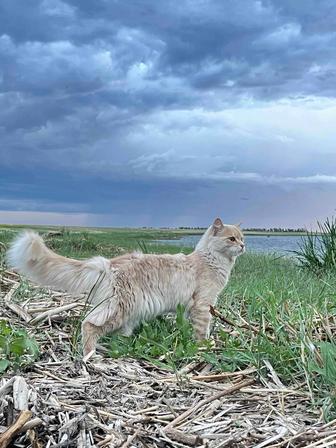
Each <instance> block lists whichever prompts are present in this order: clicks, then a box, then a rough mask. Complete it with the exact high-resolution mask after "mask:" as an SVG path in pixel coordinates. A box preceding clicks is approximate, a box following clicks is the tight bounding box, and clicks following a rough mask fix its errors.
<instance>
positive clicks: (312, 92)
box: [0, 0, 336, 228]
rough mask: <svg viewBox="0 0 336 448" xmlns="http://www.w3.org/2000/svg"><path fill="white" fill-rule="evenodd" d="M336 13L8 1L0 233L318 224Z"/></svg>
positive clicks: (2, 54)
mask: <svg viewBox="0 0 336 448" xmlns="http://www.w3.org/2000/svg"><path fill="white" fill-rule="evenodd" d="M335 48H336V2H335V1H334V0H305V1H292V0H179V1H178V2H177V1H175V0H165V1H158V0H128V1H125V0H95V1H92V0H91V1H88V0H81V1H78V0H77V1H75V0H63V1H62V0H29V1H28V0H27V1H24V2H22V1H20V0H1V3H0V223H13V224H14V223H23V224H56V225H82V226H132V227H137V226H207V225H209V224H210V223H211V222H212V221H213V219H214V218H215V217H216V216H220V217H221V218H222V219H223V221H224V222H226V223H235V222H242V225H243V227H275V226H276V227H307V228H311V227H314V225H315V223H316V220H323V219H325V218H326V217H328V216H329V217H330V216H332V215H333V214H334V213H335V209H336V201H335V198H336V53H335Z"/></svg>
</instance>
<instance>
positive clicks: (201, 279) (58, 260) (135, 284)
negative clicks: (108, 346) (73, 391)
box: [7, 218, 245, 357]
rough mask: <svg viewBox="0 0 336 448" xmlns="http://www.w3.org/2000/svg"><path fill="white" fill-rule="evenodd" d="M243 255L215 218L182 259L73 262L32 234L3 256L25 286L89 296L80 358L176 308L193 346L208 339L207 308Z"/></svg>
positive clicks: (233, 232) (232, 231) (231, 229)
mask: <svg viewBox="0 0 336 448" xmlns="http://www.w3.org/2000/svg"><path fill="white" fill-rule="evenodd" d="M244 251H245V245H244V237H243V233H242V231H241V230H240V228H239V227H238V226H234V225H224V224H223V222H222V221H221V219H220V218H216V219H215V221H214V222H213V224H212V225H211V226H210V227H209V228H208V229H207V230H206V232H205V233H204V235H203V236H202V237H201V239H200V241H199V242H198V244H197V245H196V247H195V250H194V251H193V252H192V253H191V254H189V255H184V254H182V253H180V254H177V255H154V254H142V253H131V254H126V255H121V256H118V257H115V258H112V259H110V260H109V259H107V258H104V257H93V258H90V259H88V260H73V259H70V258H66V257H63V256H60V255H58V254H56V253H55V252H53V251H51V250H50V249H48V248H47V247H46V246H45V244H44V242H43V240H42V238H41V237H40V236H39V235H38V234H37V233H34V232H32V231H26V232H24V233H22V234H21V235H19V236H18V237H17V238H16V239H15V240H14V242H13V243H12V244H11V247H10V249H9V251H8V253H7V260H8V263H9V265H10V266H12V267H13V268H14V269H16V270H17V271H18V272H19V273H22V274H25V275H26V276H27V277H28V278H29V279H31V280H32V281H34V282H36V283H38V284H40V285H43V286H49V287H53V288H58V289H62V290H65V291H68V292H70V293H73V294H78V293H83V292H89V291H91V293H90V294H89V296H90V297H91V296H92V297H91V303H92V309H91V311H90V312H89V313H88V314H87V316H86V317H85V319H84V320H83V322H82V343H83V355H84V357H85V356H90V354H92V353H94V351H95V348H96V343H97V340H98V338H99V337H100V336H102V335H104V334H105V333H107V332H114V331H118V332H120V333H122V334H124V335H126V336H130V335H131V334H132V332H133V330H134V328H135V327H136V326H137V325H138V324H139V323H140V322H141V321H143V320H148V319H149V318H152V317H155V316H158V315H160V314H165V313H169V312H174V311H176V307H177V305H178V304H181V305H184V307H185V309H186V313H187V314H188V316H189V318H190V320H191V323H192V326H193V329H194V334H195V337H196V339H197V340H202V339H205V338H207V337H208V335H209V328H210V319H211V316H210V313H209V306H210V305H215V303H216V300H217V296H218V294H219V293H220V292H221V291H222V289H223V288H224V286H225V285H226V283H227V281H228V279H229V276H230V272H231V270H232V267H233V266H234V263H235V260H236V258H237V257H238V256H239V255H241V254H242V253H243V252H244Z"/></svg>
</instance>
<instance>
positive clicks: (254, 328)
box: [209, 305, 275, 341]
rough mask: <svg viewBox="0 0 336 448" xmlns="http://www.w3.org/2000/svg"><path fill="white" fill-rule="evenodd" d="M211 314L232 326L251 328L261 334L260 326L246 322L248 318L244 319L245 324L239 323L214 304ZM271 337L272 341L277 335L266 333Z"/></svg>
mask: <svg viewBox="0 0 336 448" xmlns="http://www.w3.org/2000/svg"><path fill="white" fill-rule="evenodd" d="M209 311H210V314H211V315H212V316H214V317H218V319H220V320H221V321H222V322H224V323H226V324H229V325H231V327H234V328H245V329H246V330H251V331H253V333H255V334H259V333H260V328H258V327H255V326H254V325H251V324H249V323H248V322H246V320H245V319H244V322H245V323H244V324H237V323H235V322H233V321H232V320H230V319H228V318H227V317H225V316H223V314H221V313H220V312H219V311H218V310H216V308H214V307H213V306H212V305H210V310H209ZM266 336H267V337H268V338H269V339H271V340H272V341H274V339H275V337H274V336H272V335H270V334H267V335H266Z"/></svg>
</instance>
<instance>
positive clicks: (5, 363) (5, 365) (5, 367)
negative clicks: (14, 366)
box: [0, 359, 9, 372]
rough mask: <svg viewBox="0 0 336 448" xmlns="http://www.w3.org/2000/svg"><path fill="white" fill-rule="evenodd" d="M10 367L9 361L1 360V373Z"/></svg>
mask: <svg viewBox="0 0 336 448" xmlns="http://www.w3.org/2000/svg"><path fill="white" fill-rule="evenodd" d="M8 366H9V361H8V359H0V372H4V371H5V370H6V369H7V368H8Z"/></svg>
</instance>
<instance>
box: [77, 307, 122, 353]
mask: <svg viewBox="0 0 336 448" xmlns="http://www.w3.org/2000/svg"><path fill="white" fill-rule="evenodd" d="M123 324H124V322H123V312H122V307H121V306H120V304H119V303H118V302H117V300H115V301H113V302H110V301H109V302H107V303H101V304H100V305H98V306H97V307H96V308H94V310H93V311H92V312H90V313H89V314H88V315H87V316H86V318H85V319H84V320H83V322H82V343H83V355H84V357H86V356H87V355H89V353H91V352H94V351H95V349H96V345H97V341H98V339H99V337H100V336H103V335H104V334H106V333H112V332H115V331H118V330H120V329H121V328H122V327H123Z"/></svg>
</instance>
